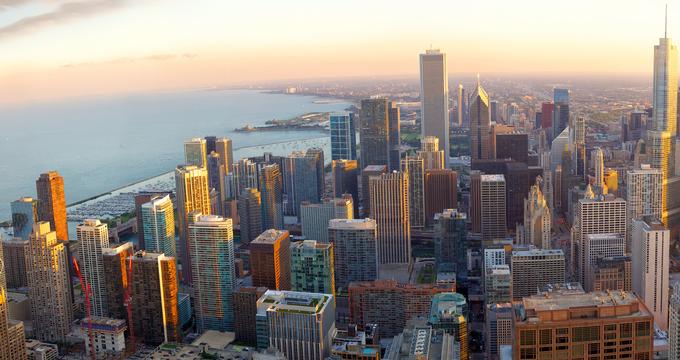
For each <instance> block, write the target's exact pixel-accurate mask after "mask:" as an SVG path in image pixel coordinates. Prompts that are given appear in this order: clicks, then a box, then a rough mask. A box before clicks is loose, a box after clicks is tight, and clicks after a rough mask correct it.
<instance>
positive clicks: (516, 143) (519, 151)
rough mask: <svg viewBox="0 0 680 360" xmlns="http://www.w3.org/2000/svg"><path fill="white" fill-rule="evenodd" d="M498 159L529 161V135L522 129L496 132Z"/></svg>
mask: <svg viewBox="0 0 680 360" xmlns="http://www.w3.org/2000/svg"><path fill="white" fill-rule="evenodd" d="M496 159H512V160H515V161H517V162H522V163H525V164H527V163H528V162H529V136H528V135H527V134H526V133H523V132H520V131H512V132H508V133H503V134H496Z"/></svg>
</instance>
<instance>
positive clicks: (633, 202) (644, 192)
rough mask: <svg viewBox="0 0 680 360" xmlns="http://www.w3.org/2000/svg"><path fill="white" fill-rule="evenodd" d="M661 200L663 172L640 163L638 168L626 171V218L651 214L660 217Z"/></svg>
mask: <svg viewBox="0 0 680 360" xmlns="http://www.w3.org/2000/svg"><path fill="white" fill-rule="evenodd" d="M662 202H663V174H662V173H661V170H660V169H652V167H651V166H649V165H648V164H641V165H640V168H639V169H634V170H629V171H628V172H627V173H626V203H627V208H628V218H629V219H637V218H641V217H644V216H652V217H655V218H658V219H661V216H662V208H661V206H662Z"/></svg>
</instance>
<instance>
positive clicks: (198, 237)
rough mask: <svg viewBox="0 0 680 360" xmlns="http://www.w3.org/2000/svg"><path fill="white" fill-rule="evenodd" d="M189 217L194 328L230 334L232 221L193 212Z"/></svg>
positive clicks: (231, 310) (233, 276) (231, 311)
mask: <svg viewBox="0 0 680 360" xmlns="http://www.w3.org/2000/svg"><path fill="white" fill-rule="evenodd" d="M189 216H190V219H189V248H190V253H191V257H192V259H191V264H192V266H193V267H194V268H193V269H192V272H191V273H192V274H193V276H194V278H193V281H192V284H193V290H194V299H193V300H194V309H195V310H196V328H197V329H198V331H199V332H203V331H206V330H217V331H233V330H234V307H233V300H232V296H233V293H234V288H235V287H236V271H235V269H234V232H233V225H232V222H231V219H229V218H226V219H225V218H223V217H221V216H217V215H202V214H200V213H195V212H193V213H191V214H189Z"/></svg>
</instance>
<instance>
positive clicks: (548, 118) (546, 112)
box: [541, 102, 554, 140]
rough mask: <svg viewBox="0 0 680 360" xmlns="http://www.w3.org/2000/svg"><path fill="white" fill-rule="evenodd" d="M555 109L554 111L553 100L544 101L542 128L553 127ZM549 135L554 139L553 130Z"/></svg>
mask: <svg viewBox="0 0 680 360" xmlns="http://www.w3.org/2000/svg"><path fill="white" fill-rule="evenodd" d="M553 111H554V104H553V103H552V102H544V103H542V104H541V128H542V129H551V128H552V116H553ZM549 136H550V138H551V139H552V131H551V132H550V135H549ZM549 140H550V139H549Z"/></svg>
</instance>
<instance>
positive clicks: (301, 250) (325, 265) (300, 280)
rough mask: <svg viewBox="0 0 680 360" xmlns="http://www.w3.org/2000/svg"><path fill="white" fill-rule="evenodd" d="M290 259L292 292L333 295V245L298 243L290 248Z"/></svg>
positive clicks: (308, 241) (313, 242) (313, 241)
mask: <svg viewBox="0 0 680 360" xmlns="http://www.w3.org/2000/svg"><path fill="white" fill-rule="evenodd" d="M290 259H291V264H290V267H291V269H290V270H291V274H290V277H291V286H292V289H293V291H300V292H310V293H322V294H335V275H334V266H333V244H330V243H320V242H317V241H316V240H305V241H298V242H296V243H293V244H291V246H290Z"/></svg>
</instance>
